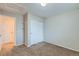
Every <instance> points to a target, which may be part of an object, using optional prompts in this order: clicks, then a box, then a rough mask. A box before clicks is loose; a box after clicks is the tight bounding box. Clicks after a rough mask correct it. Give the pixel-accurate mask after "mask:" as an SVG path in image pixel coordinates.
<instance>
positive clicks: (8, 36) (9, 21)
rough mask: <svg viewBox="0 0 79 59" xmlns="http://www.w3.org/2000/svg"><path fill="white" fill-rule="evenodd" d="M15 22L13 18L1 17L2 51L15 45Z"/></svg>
mask: <svg viewBox="0 0 79 59" xmlns="http://www.w3.org/2000/svg"><path fill="white" fill-rule="evenodd" d="M14 34H15V20H14V18H13V17H10V16H4V15H0V49H2V48H5V49H6V48H7V49H8V48H13V46H14V44H15V37H14Z"/></svg>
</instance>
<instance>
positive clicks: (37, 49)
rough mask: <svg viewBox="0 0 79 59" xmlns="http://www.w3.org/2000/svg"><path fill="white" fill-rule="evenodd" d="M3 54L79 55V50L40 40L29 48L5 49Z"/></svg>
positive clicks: (0, 53) (1, 53)
mask: <svg viewBox="0 0 79 59" xmlns="http://www.w3.org/2000/svg"><path fill="white" fill-rule="evenodd" d="M0 55H1V56H79V52H76V51H72V50H69V49H66V48H62V47H59V46H56V45H53V44H49V43H45V42H40V43H38V44H35V45H33V46H31V47H29V48H27V47H25V46H23V45H22V46H16V47H14V48H13V49H3V50H2V51H1V52H0Z"/></svg>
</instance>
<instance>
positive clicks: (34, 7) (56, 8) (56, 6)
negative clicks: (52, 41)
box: [21, 3, 79, 18]
mask: <svg viewBox="0 0 79 59" xmlns="http://www.w3.org/2000/svg"><path fill="white" fill-rule="evenodd" d="M21 5H23V6H24V7H25V8H26V9H27V11H28V12H31V13H33V14H35V15H38V16H40V17H44V18H45V17H49V16H54V15H57V14H60V13H64V12H67V11H72V10H74V9H78V8H79V4H78V3H49V4H47V5H46V6H45V7H42V6H41V4H40V3H23V4H21Z"/></svg>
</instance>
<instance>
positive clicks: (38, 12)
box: [0, 3, 79, 56]
mask: <svg viewBox="0 0 79 59" xmlns="http://www.w3.org/2000/svg"><path fill="white" fill-rule="evenodd" d="M78 45H79V3H0V56H79V46H78Z"/></svg>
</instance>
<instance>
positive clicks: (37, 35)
mask: <svg viewBox="0 0 79 59" xmlns="http://www.w3.org/2000/svg"><path fill="white" fill-rule="evenodd" d="M28 27H29V28H28V46H31V45H32V44H36V43H38V42H42V41H43V39H44V36H43V35H44V33H43V19H42V18H40V17H38V16H36V15H33V14H31V13H29V14H28Z"/></svg>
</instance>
